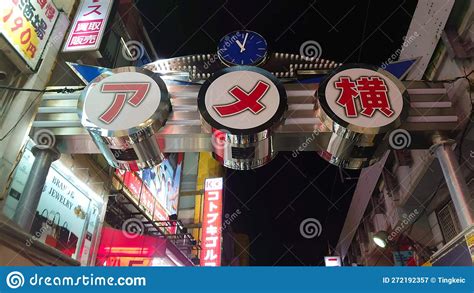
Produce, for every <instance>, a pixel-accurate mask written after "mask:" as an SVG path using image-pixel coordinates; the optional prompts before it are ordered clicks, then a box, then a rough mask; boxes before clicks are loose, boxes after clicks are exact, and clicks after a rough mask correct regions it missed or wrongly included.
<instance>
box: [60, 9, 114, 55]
mask: <svg viewBox="0 0 474 293" xmlns="http://www.w3.org/2000/svg"><path fill="white" fill-rule="evenodd" d="M112 4H113V1H112V0H82V2H81V5H80V7H79V9H78V10H77V14H76V17H75V19H74V22H73V23H72V25H71V29H70V31H69V35H68V38H67V41H66V43H65V45H64V49H63V52H77V51H95V50H98V49H99V47H100V43H101V40H102V37H103V35H104V31H105V27H106V25H107V19H108V18H109V14H110V10H111V8H112Z"/></svg>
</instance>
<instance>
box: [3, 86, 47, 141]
mask: <svg viewBox="0 0 474 293" xmlns="http://www.w3.org/2000/svg"><path fill="white" fill-rule="evenodd" d="M41 96H42V95H41V92H40V93H39V94H38V95H36V97H35V98H34V99H33V101H31V103H30V104H29V105H28V107H27V108H26V110H25V111H24V112H23V113H22V114H21V115H20V118H19V119H18V120H17V121H16V122H15V124H14V125H13V126H12V127H11V128H10V129H9V130H8V131H7V132H6V133H5V134H4V135H3V136H2V137H0V141H3V140H4V139H5V138H7V136H9V135H10V133H12V131H13V130H14V129H15V128H16V127H17V126H18V124H19V123H20V121H21V120H22V119H23V117H25V115H26V113H28V111H30V109H31V107H32V106H33V105H34V104H35V103H36V101H38V99H39V98H40V97H41Z"/></svg>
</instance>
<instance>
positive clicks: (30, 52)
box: [0, 0, 59, 70]
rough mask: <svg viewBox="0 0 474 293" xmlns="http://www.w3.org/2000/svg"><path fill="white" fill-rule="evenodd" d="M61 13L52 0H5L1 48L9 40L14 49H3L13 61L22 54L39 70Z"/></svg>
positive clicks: (1, 8)
mask: <svg viewBox="0 0 474 293" xmlns="http://www.w3.org/2000/svg"><path fill="white" fill-rule="evenodd" d="M58 15H59V11H58V9H57V8H56V6H55V5H54V3H53V1H52V0H21V1H20V0H2V1H1V2H0V48H2V50H3V46H2V43H3V42H5V41H6V42H7V43H9V44H10V46H11V47H13V48H14V50H15V52H11V50H8V49H5V50H4V52H5V53H6V54H7V55H8V56H9V57H11V58H12V61H14V62H15V60H17V59H18V56H20V57H21V59H22V60H23V61H24V62H25V63H26V64H27V65H28V67H29V68H30V69H31V70H36V69H37V67H38V64H39V61H40V60H41V55H42V54H43V51H44V49H45V47H46V44H47V43H48V39H49V37H50V35H51V33H52V31H53V27H54V24H55V23H56V20H57V19H58Z"/></svg>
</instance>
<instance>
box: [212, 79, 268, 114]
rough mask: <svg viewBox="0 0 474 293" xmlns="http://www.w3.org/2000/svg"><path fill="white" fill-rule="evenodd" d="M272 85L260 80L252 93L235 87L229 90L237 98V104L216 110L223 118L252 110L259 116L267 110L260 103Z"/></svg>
mask: <svg viewBox="0 0 474 293" xmlns="http://www.w3.org/2000/svg"><path fill="white" fill-rule="evenodd" d="M269 88H270V85H269V84H268V83H266V82H264V81H261V80H259V81H258V82H257V84H256V85H255V86H254V88H253V89H252V90H251V91H250V92H248V93H247V92H246V91H244V90H243V89H242V88H241V87H239V86H234V87H233V88H232V89H230V90H229V94H230V95H231V96H232V97H234V98H235V102H233V103H230V104H226V105H216V106H214V109H215V110H216V111H217V113H219V115H220V116H221V117H226V116H231V115H235V114H238V113H241V112H243V111H245V110H247V109H248V110H250V111H251V112H252V113H253V114H258V113H260V112H261V111H262V110H264V109H265V105H264V104H262V103H261V102H260V99H262V98H263V97H264V96H265V94H266V93H267V91H268V89H269Z"/></svg>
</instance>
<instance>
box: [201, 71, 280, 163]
mask: <svg viewBox="0 0 474 293" xmlns="http://www.w3.org/2000/svg"><path fill="white" fill-rule="evenodd" d="M198 108H199V111H200V113H201V117H202V119H203V122H204V124H205V125H206V126H208V128H210V129H209V130H210V131H211V133H212V151H213V155H214V158H215V159H217V160H218V161H220V162H221V163H222V164H223V165H224V166H225V167H228V168H232V169H236V170H247V169H253V168H257V167H260V166H262V165H264V164H266V163H268V162H269V161H270V160H271V159H273V157H274V156H275V155H276V152H275V150H274V148H273V145H272V130H273V129H274V127H275V126H277V125H279V123H280V122H281V121H282V120H283V114H284V112H285V111H286V109H287V99H286V92H285V89H284V88H283V87H282V85H281V84H280V82H279V81H278V79H276V78H275V77H274V76H273V75H272V74H270V73H269V72H267V71H265V70H263V69H260V68H256V67H250V66H236V67H232V68H227V69H223V70H220V71H218V72H216V73H215V74H214V75H213V76H212V77H211V78H210V79H208V80H207V81H206V82H205V83H204V85H203V86H202V87H201V89H200V91H199V95H198Z"/></svg>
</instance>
